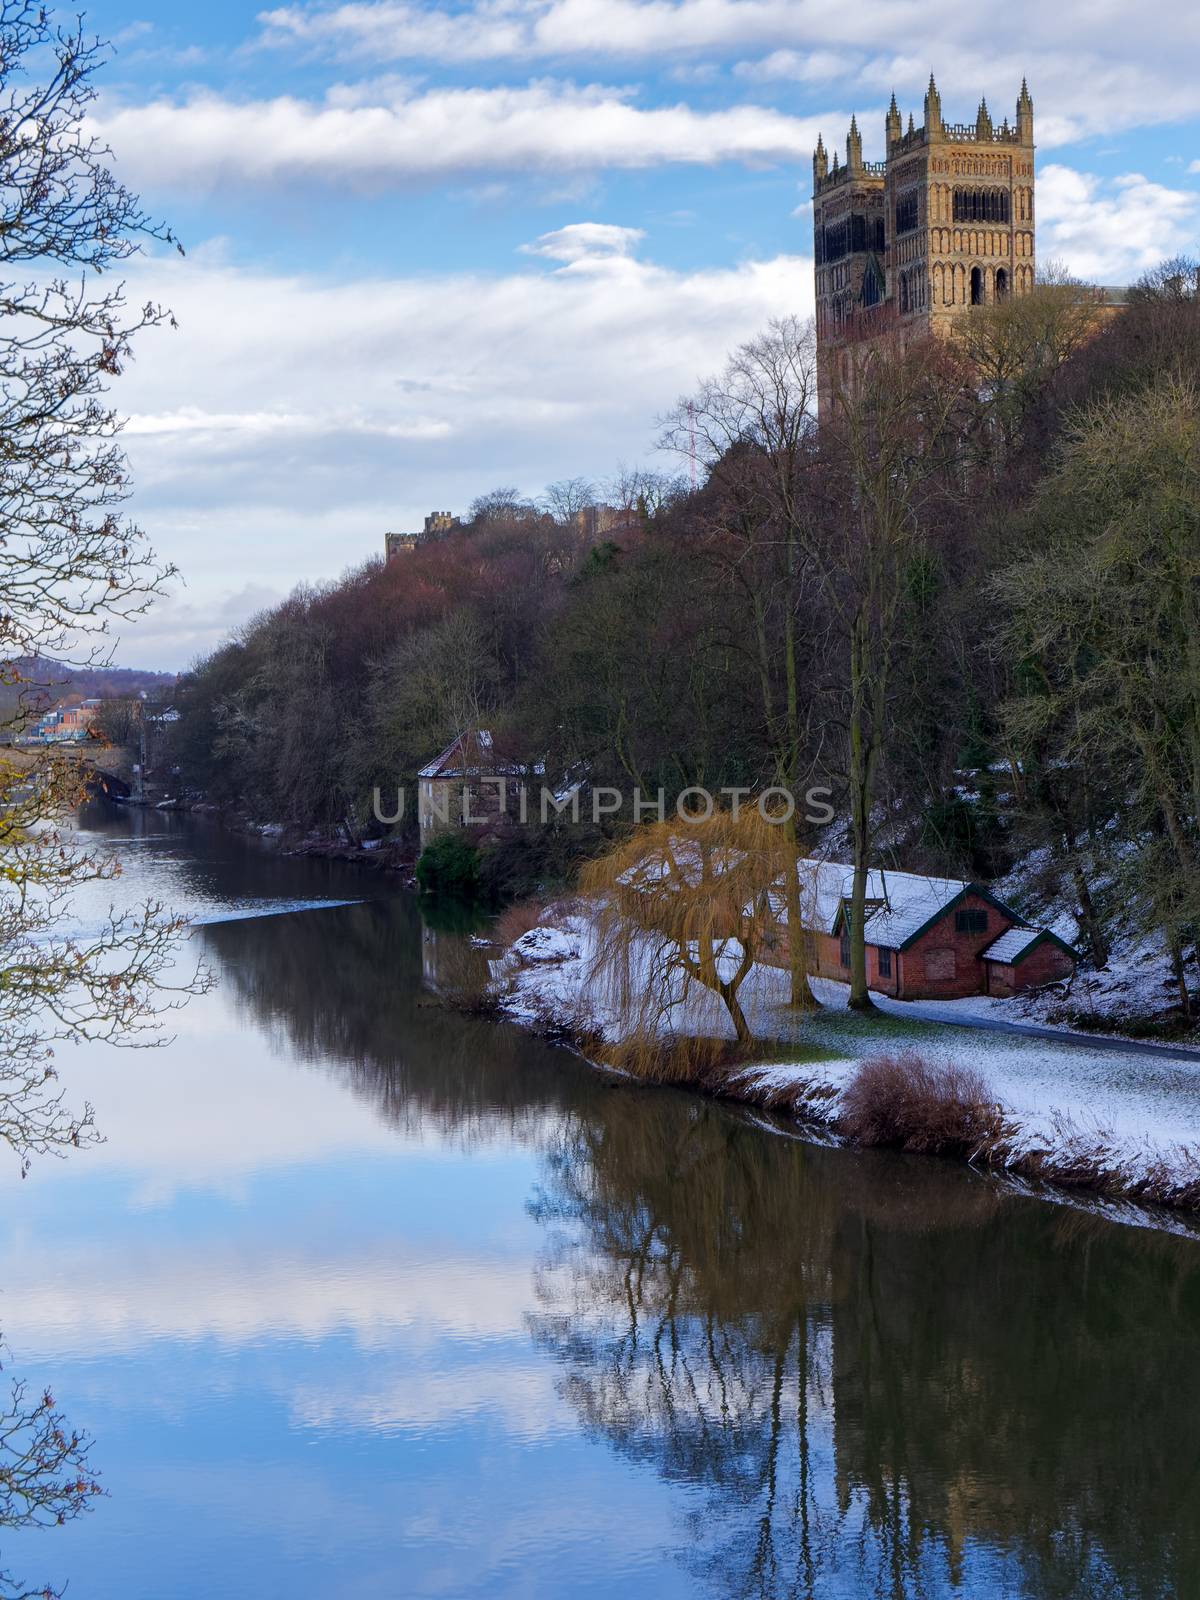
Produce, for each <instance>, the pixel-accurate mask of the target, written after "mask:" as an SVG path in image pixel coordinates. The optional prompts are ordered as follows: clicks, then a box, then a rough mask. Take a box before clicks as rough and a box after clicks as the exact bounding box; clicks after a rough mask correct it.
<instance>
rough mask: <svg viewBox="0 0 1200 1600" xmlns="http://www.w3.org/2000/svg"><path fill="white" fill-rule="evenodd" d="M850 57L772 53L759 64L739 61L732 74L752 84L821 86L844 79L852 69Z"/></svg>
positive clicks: (826, 52)
mask: <svg viewBox="0 0 1200 1600" xmlns="http://www.w3.org/2000/svg"><path fill="white" fill-rule="evenodd" d="M855 66H856V63H855V61H854V59H853V58H852V57H851V56H839V55H834V54H833V53H832V52H831V51H829V50H772V51H771V54H770V55H769V56H764V57H763V59H762V60H761V61H739V62H738V64H737V66H736V67H735V68H734V72H735V73H736V74H737V76H738V77H739V78H750V79H752V80H753V81H755V82H760V81H764V80H771V79H780V80H782V81H784V82H794V83H824V82H826V81H827V80H828V79H830V78H841V77H845V76H846V75H847V74H848V73H850V72H852V71H853V70H854V69H855Z"/></svg>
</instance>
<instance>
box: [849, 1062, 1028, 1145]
mask: <svg viewBox="0 0 1200 1600" xmlns="http://www.w3.org/2000/svg"><path fill="white" fill-rule="evenodd" d="M837 1125H838V1129H839V1131H840V1132H841V1133H844V1134H847V1135H848V1136H849V1137H850V1138H851V1139H853V1140H855V1141H856V1142H857V1143H858V1144H864V1145H886V1146H891V1147H892V1148H894V1149H899V1150H914V1151H923V1152H926V1153H931V1154H939V1155H968V1156H969V1155H973V1154H975V1153H976V1152H977V1151H978V1150H979V1149H980V1148H981V1147H982V1146H984V1145H986V1144H988V1143H990V1142H991V1141H993V1140H996V1139H999V1138H1000V1137H1001V1136H1002V1135H1003V1134H1004V1133H1005V1131H1006V1124H1005V1120H1004V1116H1003V1113H1002V1111H1001V1109H1000V1107H999V1105H998V1104H997V1102H996V1099H995V1096H994V1095H993V1094H992V1093H991V1091H990V1090H989V1089H988V1086H987V1084H986V1083H985V1082H984V1079H983V1078H982V1076H981V1075H980V1074H979V1073H978V1072H976V1071H974V1070H973V1069H972V1068H969V1067H959V1066H953V1065H946V1066H935V1065H932V1064H931V1063H930V1062H928V1061H926V1060H924V1059H923V1057H921V1056H919V1055H917V1053H916V1052H915V1051H912V1050H906V1051H903V1052H902V1053H901V1054H900V1055H895V1056H890V1055H879V1056H871V1057H870V1058H869V1059H868V1060H866V1061H861V1062H860V1063H859V1065H858V1068H857V1070H856V1072H855V1074H854V1077H853V1078H852V1079H851V1081H850V1084H849V1086H848V1087H847V1088H846V1089H845V1090H844V1092H843V1094H842V1106H841V1111H840V1113H839V1115H838V1119H837Z"/></svg>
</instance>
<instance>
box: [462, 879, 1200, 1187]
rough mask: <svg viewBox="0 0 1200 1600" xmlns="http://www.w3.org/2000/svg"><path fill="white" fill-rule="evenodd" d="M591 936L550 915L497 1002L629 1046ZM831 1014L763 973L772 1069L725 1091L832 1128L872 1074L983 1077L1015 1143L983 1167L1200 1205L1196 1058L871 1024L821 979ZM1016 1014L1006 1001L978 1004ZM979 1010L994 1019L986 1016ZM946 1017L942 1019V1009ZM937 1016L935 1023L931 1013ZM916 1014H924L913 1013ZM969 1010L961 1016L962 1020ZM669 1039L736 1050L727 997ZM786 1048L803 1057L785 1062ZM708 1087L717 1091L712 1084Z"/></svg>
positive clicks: (990, 1152)
mask: <svg viewBox="0 0 1200 1600" xmlns="http://www.w3.org/2000/svg"><path fill="white" fill-rule="evenodd" d="M596 965H597V963H596V948H595V939H594V934H593V930H592V925H591V923H590V921H589V919H588V917H587V916H586V914H585V913H584V912H582V911H580V910H578V909H571V910H567V909H561V910H558V911H557V912H555V911H552V912H551V913H550V914H549V916H548V918H547V920H546V921H545V922H543V923H542V924H539V926H537V927H535V928H532V929H531V930H530V931H529V932H528V933H526V934H524V935H522V937H521V938H519V939H518V940H517V941H516V942H515V944H514V945H513V946H512V947H511V949H510V950H509V951H508V952H507V953H506V954H505V955H504V956H503V957H502V958H501V959H500V960H499V961H496V962H494V963H493V964H492V975H493V993H494V996H495V999H496V1002H497V1004H498V1006H499V1008H500V1009H501V1010H502V1011H503V1012H504V1013H505V1014H506V1015H507V1016H509V1017H511V1018H513V1019H514V1020H516V1021H519V1022H522V1023H524V1024H525V1025H527V1026H529V1027H532V1028H535V1029H538V1030H539V1031H545V1032H554V1033H559V1034H565V1035H567V1036H569V1037H571V1038H572V1039H574V1040H575V1041H577V1042H578V1043H579V1044H580V1046H581V1047H582V1048H583V1049H584V1050H585V1052H586V1051H587V1050H588V1048H589V1046H591V1047H592V1048H593V1049H596V1048H598V1047H599V1046H600V1045H601V1044H602V1043H610V1044H611V1043H614V1042H616V1041H618V1040H619V1039H620V1037H621V1033H622V1026H621V1018H620V1016H619V1014H618V1013H617V1011H616V1008H615V1006H614V1004H613V1001H612V998H611V996H610V994H609V992H608V988H607V986H606V985H605V984H604V983H603V982H602V981H600V980H598V979H597V976H596ZM813 989H814V992H815V993H816V995H817V998H818V999H819V1000H820V1001H821V1003H822V1008H821V1010H820V1011H819V1012H817V1013H815V1014H811V1015H806V1016H799V1015H797V1014H796V1013H795V1012H793V1011H791V1010H790V1009H789V1008H788V1006H787V998H788V978H787V974H786V973H783V972H781V971H779V970H777V969H775V968H772V967H762V966H756V967H755V968H754V969H753V971H752V972H751V974H750V976H749V977H748V978H747V980H746V983H745V985H744V988H743V990H742V1000H743V1004H744V1006H745V1009H746V1013H747V1016H748V1018H749V1019H750V1022H751V1026H752V1028H753V1031H754V1033H755V1035H756V1037H758V1038H761V1039H763V1040H764V1041H771V1042H772V1050H771V1054H772V1055H773V1056H774V1057H776V1058H777V1059H774V1060H772V1061H771V1062H770V1063H769V1064H764V1063H754V1064H750V1065H747V1066H744V1067H742V1068H735V1069H732V1070H731V1071H729V1072H728V1073H727V1075H726V1076H725V1077H724V1079H723V1080H722V1082H721V1084H720V1086H719V1090H718V1092H720V1093H721V1094H723V1095H727V1096H729V1097H731V1098H734V1099H739V1100H743V1101H745V1102H747V1103H750V1104H758V1105H764V1106H769V1107H770V1108H771V1109H773V1110H775V1111H782V1112H786V1113H789V1114H792V1115H795V1116H797V1117H799V1118H801V1119H802V1120H806V1121H819V1122H824V1123H830V1124H834V1125H836V1124H837V1122H838V1120H839V1113H840V1110H841V1103H842V1096H843V1093H844V1091H845V1090H846V1088H847V1086H848V1085H849V1083H850V1082H851V1080H852V1079H853V1077H854V1075H855V1073H856V1072H857V1070H858V1067H859V1065H860V1063H861V1062H863V1061H864V1060H867V1059H869V1058H871V1057H874V1056H878V1055H881V1054H895V1053H897V1052H898V1051H904V1050H910V1051H915V1052H917V1053H919V1055H920V1056H921V1057H922V1058H923V1059H924V1060H926V1061H928V1062H930V1063H931V1064H934V1065H938V1064H951V1063H954V1064H958V1065H962V1066H970V1067H973V1068H975V1069H976V1070H977V1071H978V1072H979V1073H981V1074H982V1076H983V1078H984V1079H985V1081H986V1083H987V1085H988V1088H989V1091H990V1093H991V1094H992V1095H993V1096H994V1098H995V1101H996V1103H997V1106H998V1109H999V1112H1000V1114H1001V1118H1002V1120H1003V1122H1004V1124H1005V1128H1006V1136H1005V1137H1004V1138H1003V1139H1002V1140H1000V1141H997V1142H994V1143H993V1144H992V1145H990V1146H989V1148H987V1149H986V1150H984V1149H981V1150H980V1151H978V1152H977V1159H978V1160H980V1161H986V1162H988V1163H990V1164H993V1165H996V1166H1001V1167H1004V1168H1006V1169H1007V1170H1009V1171H1012V1172H1016V1173H1019V1174H1022V1175H1024V1176H1027V1177H1031V1178H1037V1179H1042V1180H1047V1181H1052V1182H1057V1183H1063V1184H1070V1185H1072V1186H1084V1187H1094V1188H1096V1189H1097V1190H1099V1191H1101V1192H1103V1193H1106V1194H1111V1195H1126V1196H1131V1197H1134V1198H1139V1199H1144V1200H1147V1201H1153V1202H1156V1203H1162V1204H1171V1205H1180V1206H1187V1207H1189V1208H1200V1056H1197V1055H1196V1054H1195V1053H1188V1052H1186V1051H1182V1050H1181V1051H1179V1052H1173V1051H1172V1050H1171V1049H1170V1048H1169V1047H1165V1046H1164V1047H1161V1048H1159V1049H1156V1050H1154V1051H1149V1050H1146V1049H1145V1048H1142V1049H1138V1048H1136V1047H1132V1046H1131V1047H1130V1048H1128V1049H1123V1048H1120V1047H1114V1046H1113V1043H1112V1042H1111V1041H1107V1040H1106V1041H1105V1042H1104V1043H1103V1044H1102V1043H1100V1042H1098V1041H1097V1042H1093V1041H1091V1040H1089V1039H1086V1038H1083V1037H1081V1036H1079V1035H1071V1036H1067V1035H1063V1036H1062V1037H1061V1038H1035V1037H1027V1036H1023V1035H1017V1034H1012V1033H1006V1032H1000V1031H997V1032H987V1031H984V1030H982V1029H977V1030H972V1031H970V1032H968V1031H966V1030H965V1029H961V1028H953V1027H947V1026H946V1025H945V1023H946V1022H947V1021H951V1020H956V1018H955V1014H954V1008H961V1007H962V1006H963V1005H964V1002H947V1003H946V1004H945V1009H946V1010H947V1012H948V1013H949V1014H948V1015H947V1016H946V1017H945V1018H944V1019H943V1018H941V1017H940V1016H937V1017H935V1016H931V1015H929V1014H928V1008H927V1007H926V1006H924V1005H918V1006H914V1007H910V1006H907V1005H906V1004H905V1003H903V1002H898V1001H891V1000H886V999H884V998H883V997H876V998H877V1003H878V1004H879V1006H880V1010H879V1011H878V1012H877V1014H876V1015H874V1016H862V1015H860V1014H857V1013H854V1012H851V1011H849V1010H848V1009H847V1006H846V990H845V987H844V986H843V985H841V984H836V983H831V982H828V981H826V980H821V979H815V980H813ZM970 1004H972V1005H973V1006H974V1007H975V1008H976V1009H975V1010H974V1011H973V1012H972V1013H971V1014H972V1015H973V1016H977V1017H984V1016H986V1015H987V1014H988V1010H987V1008H989V1007H990V1008H991V1013H992V1014H993V1015H995V1016H996V1017H997V1018H998V1019H1011V1020H1018V1021H1019V1020H1021V1019H1020V1017H1019V1016H1018V1017H1016V1018H1013V1016H1012V1010H1011V1009H1008V1008H1009V1007H1010V1006H1011V1003H1010V1002H1004V1001H996V1000H992V1001H978V1002H971V1003H970ZM980 1007H983V1008H984V1009H983V1010H980V1009H979V1008H980ZM939 1009H941V1008H939ZM922 1012H925V1013H926V1014H925V1015H921V1014H920V1013H922ZM914 1013H916V1014H914ZM961 1014H962V1013H961V1010H960V1011H959V1016H961ZM663 1027H664V1032H673V1033H676V1034H683V1033H692V1034H700V1035H704V1036H706V1037H718V1038H729V1039H732V1037H733V1034H732V1028H731V1026H730V1024H729V1021H728V1018H727V1015H726V1013H725V1011H724V1008H723V1007H722V1005H721V1003H720V1001H719V999H718V998H717V996H716V995H714V994H711V993H709V992H708V991H701V990H698V989H697V988H696V987H695V986H693V987H692V988H691V990H690V992H689V993H688V994H687V995H686V996H685V997H683V998H681V999H679V1000H678V1001H677V1003H676V1004H675V1005H674V1006H670V1007H668V1008H666V1010H665V1011H664V1016H663ZM789 1046H791V1047H794V1049H795V1058H794V1059H789ZM705 1086H706V1087H712V1085H711V1083H709V1084H706V1085H705Z"/></svg>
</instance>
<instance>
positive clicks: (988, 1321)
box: [535, 1097, 1200, 1597]
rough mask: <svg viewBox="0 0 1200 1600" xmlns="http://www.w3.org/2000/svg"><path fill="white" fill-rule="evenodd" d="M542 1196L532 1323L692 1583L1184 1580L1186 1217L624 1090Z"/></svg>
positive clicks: (864, 1590) (1012, 1584) (930, 1586)
mask: <svg viewBox="0 0 1200 1600" xmlns="http://www.w3.org/2000/svg"><path fill="white" fill-rule="evenodd" d="M539 1215H540V1216H541V1218H542V1219H543V1221H544V1222H545V1223H546V1224H547V1226H548V1227H553V1228H555V1229H556V1243H555V1246H554V1248H553V1249H552V1250H548V1252H547V1257H546V1262H545V1265H544V1268H543V1271H542V1273H541V1276H540V1281H539V1297H540V1299H541V1302H542V1306H543V1310H542V1312H541V1313H540V1315H539V1317H538V1318H537V1320H536V1323H535V1327H536V1332H537V1337H538V1338H539V1340H540V1341H541V1342H542V1344H543V1345H544V1346H545V1347H546V1348H547V1349H549V1350H552V1351H553V1352H554V1353H555V1354H556V1356H557V1357H558V1359H559V1360H560V1361H561V1362H562V1364H563V1367H564V1371H565V1374H566V1377H565V1386H566V1391H567V1392H568V1393H569V1394H570V1396H571V1398H572V1401H573V1403H574V1404H575V1406H576V1408H577V1410H578V1412H579V1415H580V1417H581V1419H582V1421H583V1422H584V1423H585V1425H586V1426H587V1427H588V1428H590V1429H594V1430H596V1431H597V1432H598V1433H600V1434H602V1435H603V1436H604V1437H605V1438H606V1439H608V1440H609V1441H610V1442H611V1443H612V1444H613V1446H614V1447H615V1448H617V1449H619V1450H621V1451H622V1452H623V1453H625V1454H627V1455H629V1456H630V1457H632V1458H634V1459H651V1460H653V1461H654V1462H655V1464H656V1466H657V1468H658V1470H659V1471H661V1472H662V1473H663V1474H664V1475H666V1476H668V1477H670V1478H673V1479H686V1480H689V1481H696V1482H700V1483H703V1484H704V1485H705V1487H706V1489H707V1490H708V1496H707V1499H706V1503H705V1506H704V1509H703V1512H702V1513H701V1514H699V1515H698V1516H696V1517H695V1518H694V1520H693V1522H692V1524H691V1527H690V1534H691V1537H692V1539H693V1540H694V1541H695V1543H694V1551H693V1555H692V1557H691V1559H692V1561H693V1562H694V1563H695V1565H696V1567H697V1570H698V1571H700V1572H703V1574H704V1575H705V1576H706V1577H707V1578H709V1579H710V1580H711V1583H712V1587H713V1590H714V1591H715V1592H716V1593H719V1594H726V1595H739V1596H742V1595H745V1596H763V1597H766V1596H772V1597H774V1596H791V1595H809V1594H824V1593H831V1592H846V1593H851V1594H869V1595H879V1596H896V1597H899V1596H910V1595H911V1596H926V1595H930V1594H938V1593H942V1592H949V1591H952V1590H957V1589H960V1588H964V1589H965V1590H966V1591H967V1592H971V1593H978V1594H989V1595H990V1594H999V1593H1012V1594H1029V1595H1037V1596H1068V1595H1071V1596H1076V1595H1089V1596H1093V1595H1123V1596H1124V1595H1138V1596H1150V1595H1184V1594H1196V1593H1200V1566H1198V1564H1197V1548H1198V1531H1200V1530H1198V1524H1197V1518H1196V1513H1197V1509H1198V1507H1197V1498H1196V1496H1197V1480H1196V1468H1197V1466H1198V1465H1200V1457H1198V1446H1197V1432H1196V1423H1197V1418H1198V1416H1200V1375H1198V1373H1197V1363H1196V1355H1197V1344H1196V1336H1197V1330H1198V1329H1200V1277H1198V1276H1197V1273H1196V1270H1195V1269H1196V1265H1197V1262H1196V1253H1195V1247H1194V1246H1193V1245H1190V1244H1185V1243H1183V1242H1181V1241H1177V1240H1174V1239H1171V1238H1168V1237H1163V1236H1161V1235H1154V1234H1148V1233H1145V1232H1141V1231H1137V1230H1131V1229H1115V1228H1112V1227H1110V1226H1107V1225H1104V1224H1096V1223H1094V1222H1091V1221H1089V1220H1088V1219H1085V1218H1082V1217H1080V1216H1079V1214H1077V1213H1067V1212H1063V1211H1058V1210H1055V1209H1053V1208H1050V1207H1047V1206H1043V1205H1039V1204H1034V1203H1031V1202H1028V1201H1022V1200H1016V1199H1013V1198H1011V1197H1007V1196H1004V1195H1002V1194H1001V1192H1000V1191H998V1190H997V1189H996V1188H995V1187H994V1186H993V1185H992V1184H990V1183H988V1182H987V1181H985V1180H981V1179H975V1178H972V1177H970V1176H964V1175H962V1174H960V1173H958V1172H956V1171H952V1170H949V1169H942V1168H939V1167H938V1166H936V1165H934V1166H931V1165H930V1164H928V1163H920V1162H915V1163H914V1162H904V1161H893V1160H886V1161H881V1160H878V1159H868V1158H860V1157H856V1156H854V1155H851V1154H849V1153H847V1152H828V1151H822V1150H815V1149H806V1148H803V1147H797V1146H795V1145H792V1144H787V1143H784V1142H782V1141H778V1140H775V1141H772V1140H764V1139H762V1138H761V1137H759V1136H758V1135H757V1134H756V1133H755V1132H754V1131H753V1130H750V1129H747V1128H746V1127H744V1126H739V1125H737V1124H736V1123H733V1122H731V1121H730V1119H729V1118H728V1117H726V1116H724V1115H722V1114H721V1113H720V1112H719V1111H716V1110H713V1109H711V1108H707V1107H698V1106H692V1107H689V1108H688V1110H687V1112H686V1113H685V1114H681V1111H680V1108H679V1107H678V1106H676V1105H671V1104H668V1103H663V1102H661V1101H657V1102H653V1101H652V1102H650V1103H646V1104H638V1103H636V1102H634V1101H633V1100H632V1099H630V1098H625V1097H622V1098H616V1099H613V1100H611V1101H610V1102H609V1104H608V1115H607V1116H606V1118H605V1120H604V1123H603V1125H602V1126H601V1125H596V1124H590V1125H580V1126H579V1127H577V1128H576V1129H575V1130H573V1132H572V1134H571V1136H570V1137H569V1138H566V1139H564V1140H563V1142H562V1143H561V1144H560V1146H559V1149H558V1151H557V1153H556V1155H555V1158H554V1161H553V1165H552V1178H551V1181H550V1182H549V1184H548V1186H547V1190H546V1194H545V1196H544V1198H543V1199H542V1201H541V1202H540V1204H539Z"/></svg>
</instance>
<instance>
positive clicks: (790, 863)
mask: <svg viewBox="0 0 1200 1600" xmlns="http://www.w3.org/2000/svg"><path fill="white" fill-rule="evenodd" d="M786 826H787V839H788V850H787V869H786V876H785V878H784V900H785V902H786V905H787V925H788V970H789V972H790V974H791V983H792V987H791V999H790V1004H791V1005H792V1006H793V1007H794V1008H795V1009H796V1010H797V1011H819V1010H820V1002H819V1001H818V1000H817V997H816V995H815V994H813V992H812V985H811V984H810V983H809V981H808V962H807V960H806V959H805V956H806V953H807V948H808V934H807V932H806V931H805V927H804V907H803V904H802V902H801V896H800V877H799V873H798V871H797V863H798V862H799V859H800V844H799V840H798V839H797V838H796V818H795V816H794V815H793V816H792V817H791V818H790V819H789V821H788V823H787V825H786Z"/></svg>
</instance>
